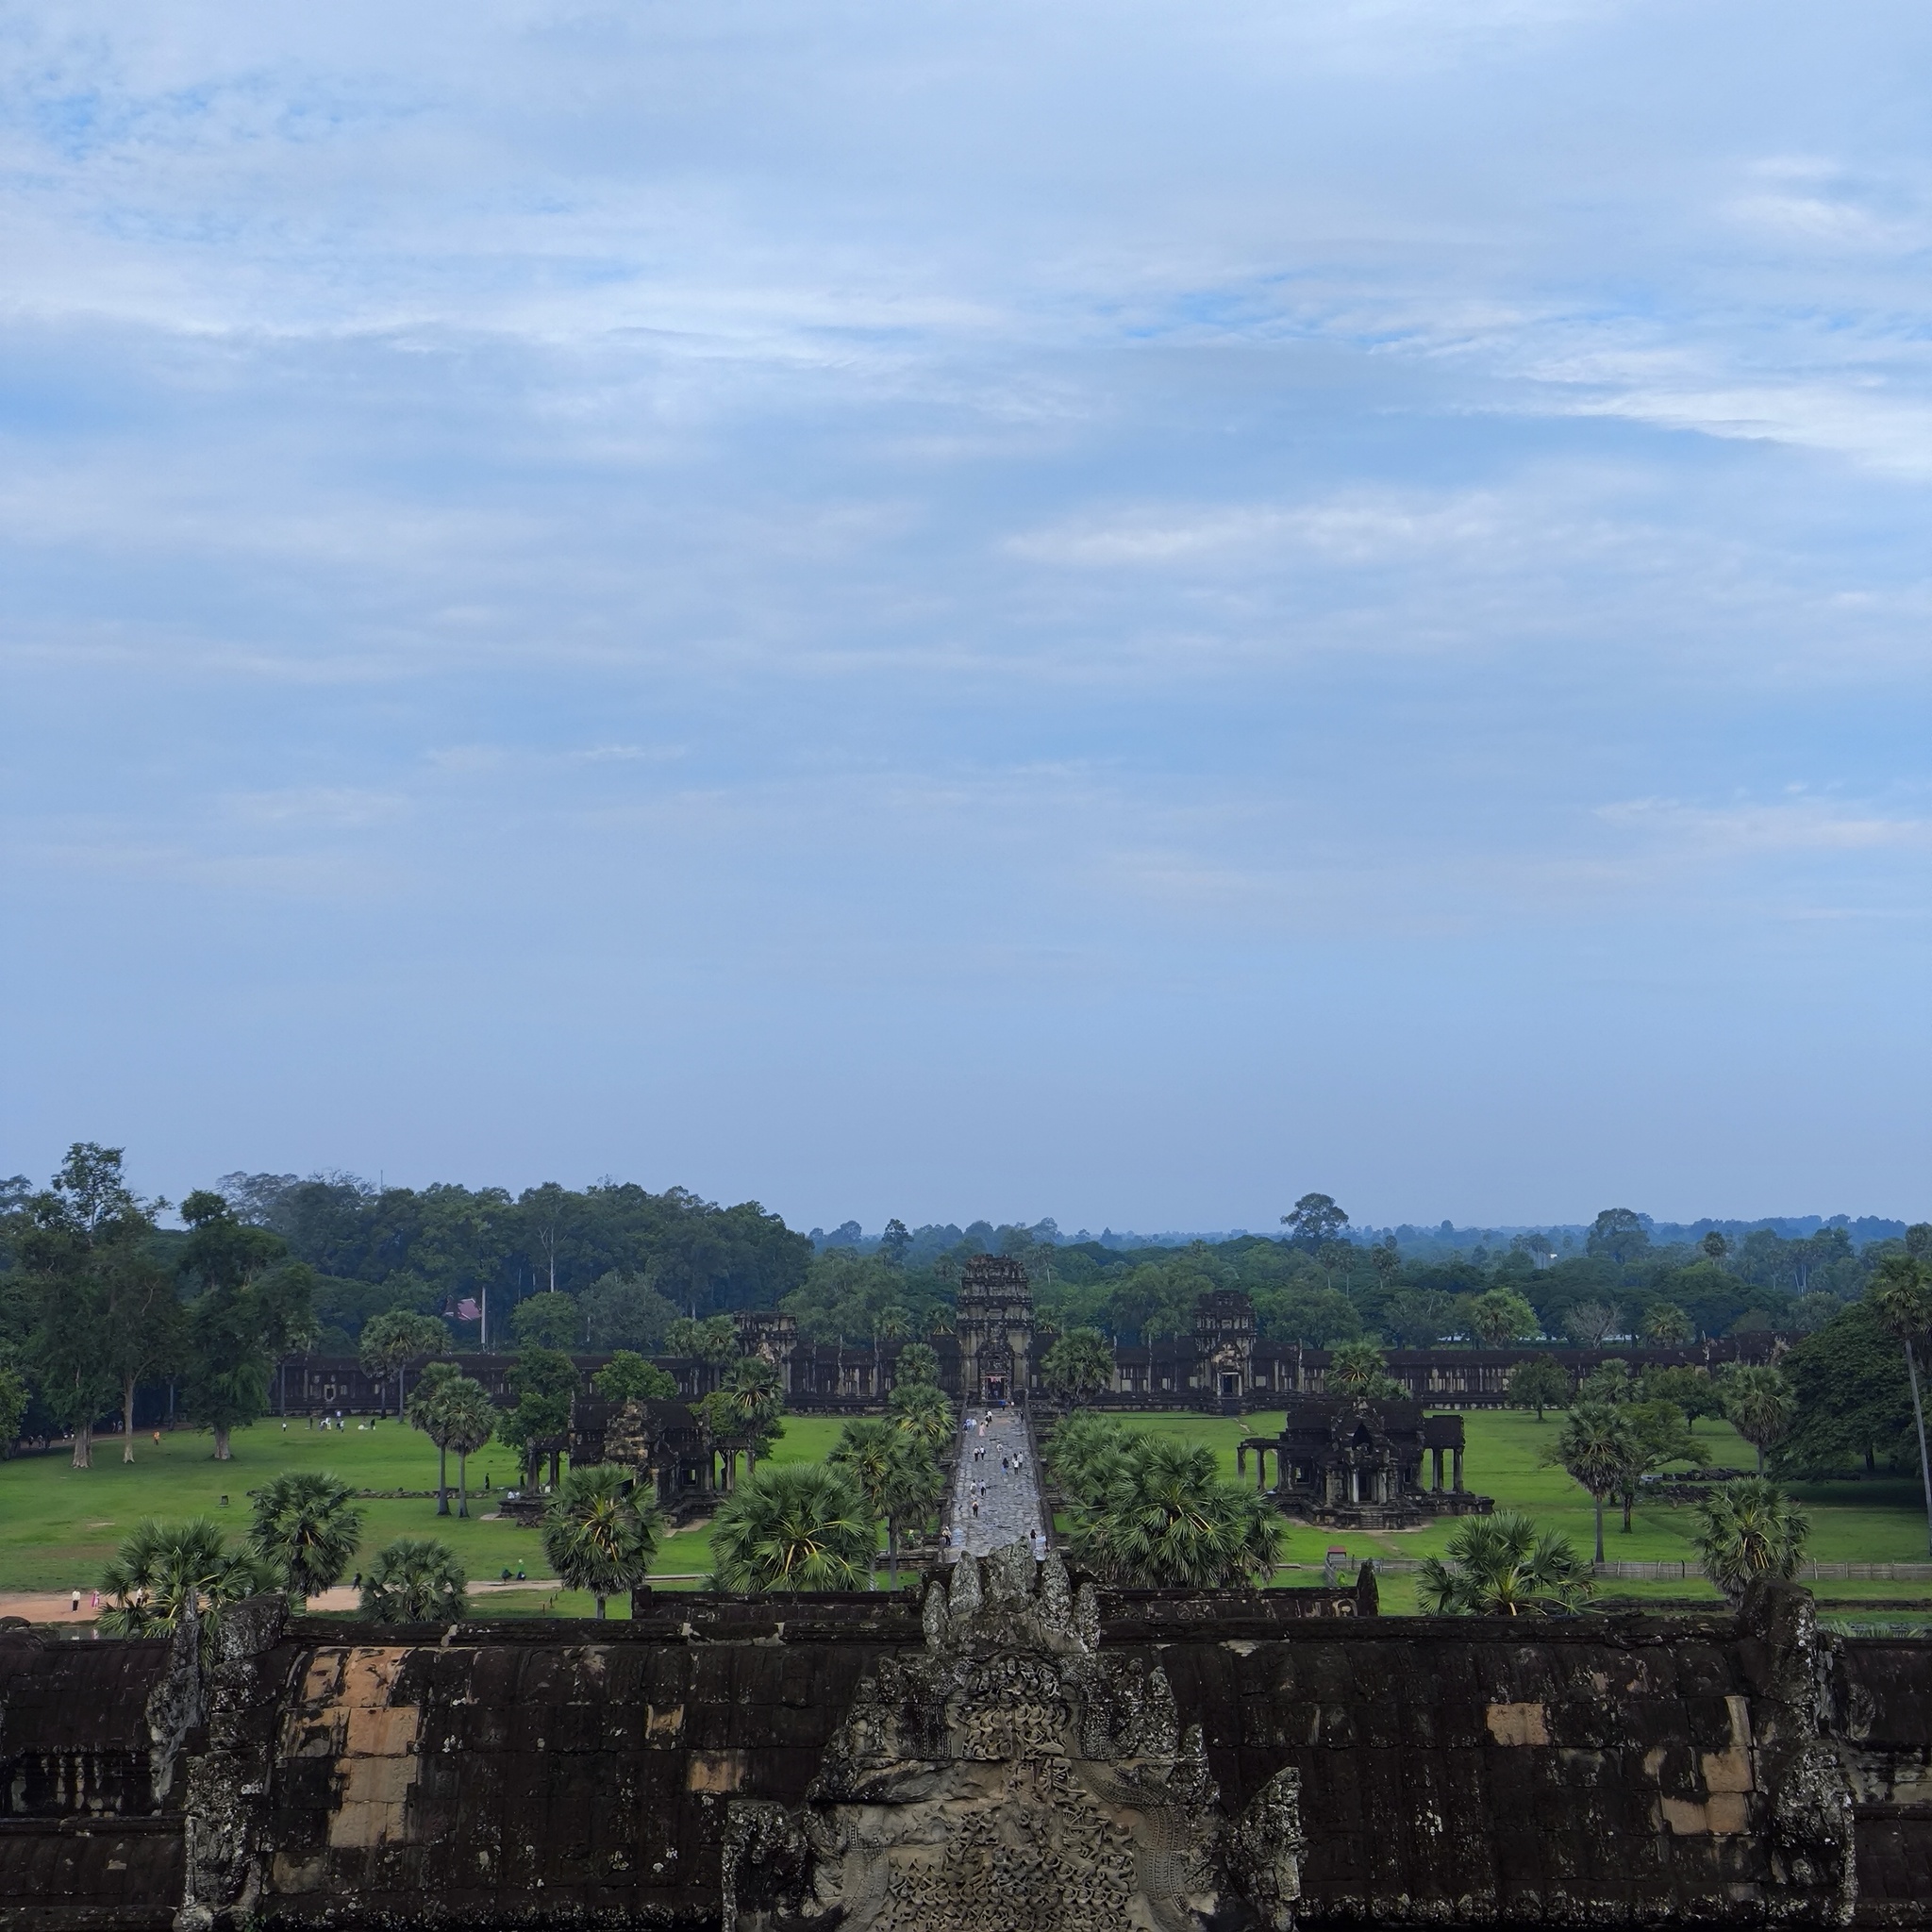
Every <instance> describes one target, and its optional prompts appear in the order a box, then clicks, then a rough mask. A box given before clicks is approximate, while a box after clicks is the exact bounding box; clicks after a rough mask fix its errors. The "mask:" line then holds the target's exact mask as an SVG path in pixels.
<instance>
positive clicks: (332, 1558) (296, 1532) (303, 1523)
mask: <svg viewBox="0 0 1932 1932" xmlns="http://www.w3.org/2000/svg"><path fill="white" fill-rule="evenodd" d="M253 1501H254V1505H255V1524H254V1528H253V1529H252V1530H251V1532H250V1534H249V1539H248V1541H249V1543H250V1545H251V1546H252V1547H253V1548H254V1550H255V1551H256V1553H257V1555H258V1556H260V1557H264V1558H265V1559H266V1560H267V1561H268V1562H270V1563H271V1564H273V1565H274V1566H275V1569H276V1570H278V1571H279V1572H280V1573H281V1574H282V1576H283V1578H284V1579H285V1580H286V1583H287V1587H288V1591H289V1600H290V1602H291V1603H292V1604H294V1605H295V1606H296V1607H297V1608H300V1607H302V1606H303V1605H304V1604H306V1603H307V1602H308V1599H309V1598H310V1597H312V1596H320V1595H321V1594H322V1592H323V1591H325V1590H332V1589H334V1588H335V1586H336V1585H337V1584H338V1583H340V1582H341V1580H342V1573H343V1572H344V1571H345V1570H347V1569H348V1567H349V1564H350V1562H351V1561H352V1560H353V1559H354V1557H355V1555H356V1546H357V1545H358V1543H359V1542H360V1541H362V1511H361V1510H359V1509H358V1508H357V1507H356V1504H355V1491H353V1490H351V1489H350V1487H349V1486H348V1484H347V1483H345V1482H344V1481H343V1480H342V1479H341V1476H339V1475H331V1474H329V1473H328V1472H327V1471H326V1470H322V1469H302V1470H295V1469H290V1470H284V1471H283V1472H282V1474H280V1475H278V1476H275V1478H273V1479H272V1480H271V1481H269V1482H267V1483H265V1484H263V1486H262V1487H261V1488H260V1489H258V1490H257V1491H255V1492H254V1497H253Z"/></svg>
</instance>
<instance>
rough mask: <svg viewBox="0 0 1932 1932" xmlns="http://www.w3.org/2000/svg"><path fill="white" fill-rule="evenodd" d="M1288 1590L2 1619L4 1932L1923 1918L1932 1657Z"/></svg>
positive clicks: (995, 1578) (1059, 1588) (1721, 1620)
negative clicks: (584, 1612)
mask: <svg viewBox="0 0 1932 1932" xmlns="http://www.w3.org/2000/svg"><path fill="white" fill-rule="evenodd" d="M1300 1594H1301V1593H1298V1592H1269V1593H1267V1594H1266V1595H1265V1596H1261V1597H1256V1596H1251V1595H1241V1594H1236V1593H1229V1594H1226V1595H1219V1594H1213V1593H1207V1594H1201V1595H1195V1596H1181V1595H1168V1594H1164V1593H1161V1594H1157V1593H1140V1592H1130V1591H1105V1590H1099V1589H1096V1588H1095V1587H1094V1586H1092V1585H1091V1584H1082V1583H1080V1582H1079V1580H1078V1579H1077V1578H1074V1577H1070V1576H1069V1575H1068V1574H1067V1573H1066V1571H1065V1570H1064V1569H1063V1568H1062V1567H1061V1565H1060V1564H1059V1563H1058V1560H1055V1559H1050V1560H1049V1561H1048V1562H1047V1563H1045V1564H1043V1565H1035V1564H1034V1563H1033V1561H1032V1559H1031V1558H1030V1557H1027V1556H1026V1555H1025V1554H1024V1551H1013V1552H1003V1553H1001V1554H1000V1555H999V1556H998V1557H993V1558H991V1559H989V1560H988V1561H987V1562H986V1563H985V1564H981V1565H975V1564H974V1563H973V1562H971V1561H970V1560H969V1561H967V1562H965V1563H962V1564H961V1565H960V1566H959V1568H958V1572H957V1574H955V1576H954V1577H953V1579H952V1582H951V1585H950V1588H948V1587H947V1586H944V1585H941V1584H937V1583H935V1584H932V1585H929V1586H928V1587H927V1590H926V1593H925V1594H924V1597H923V1598H922V1597H919V1596H916V1595H914V1594H912V1593H909V1592H908V1593H906V1594H902V1595H900V1596H898V1597H887V1596H883V1595H877V1596H871V1597H848V1598H801V1599H796V1600H791V1601H768V1602H762V1603H744V1602H734V1601H732V1600H728V1599H718V1598H708V1597H702V1596H699V1597H690V1598H657V1599H648V1598H647V1599H645V1600H644V1601H642V1602H641V1604H640V1605H639V1610H640V1615H639V1617H638V1618H637V1620H636V1621H635V1622H633V1623H630V1624H612V1625H609V1626H607V1627H606V1628H604V1629H599V1630H593V1629H592V1628H591V1627H590V1626H587V1625H586V1624H581V1623H569V1624H564V1623H545V1624H522V1625H503V1624H496V1625H491V1624H459V1625H457V1626H454V1627H453V1628H450V1629H447V1630H444V1629H426V1628H388V1629H379V1628H375V1627H372V1626H357V1625H351V1624H336V1623H330V1622H325V1621H322V1620H308V1619H297V1620H293V1621H291V1620H289V1619H287V1618H286V1617H285V1616H284V1614H283V1613H282V1611H281V1609H280V1607H279V1606H278V1605H276V1604H274V1603H272V1602H266V1601H264V1602H260V1603H258V1604H253V1605H249V1606H245V1607H243V1608H242V1611H240V1612H238V1613H235V1614H233V1615H231V1616H230V1617H229V1618H228V1619H227V1620H226V1622H225V1624H224V1626H223V1628H222V1630H221V1631H220V1633H219V1637H218V1638H217V1639H216V1640H215V1641H213V1642H211V1643H210V1644H208V1645H207V1646H203V1645H202V1643H201V1642H200V1639H199V1634H198V1633H184V1634H183V1636H182V1638H181V1639H179V1640H177V1641H176V1642H175V1644H174V1645H172V1646H171V1645H168V1644H162V1643H115V1642H108V1641H100V1642H89V1643H75V1642H70V1641H44V1640H42V1639H40V1638H37V1637H35V1636H32V1635H31V1634H24V1633H18V1632H15V1633H10V1634H8V1633H0V1779H4V1783H0V1791H4V1798H5V1802H4V1807H0V1924H4V1925H6V1926H8V1927H19V1928H22V1932H88V1928H93V1927H101V1928H114V1932H120V1928H126V1932H137V1928H149V1927H152V1928H157V1932H158V1928H162V1927H168V1926H175V1927H179V1928H180V1932H197V1928H200V1927H208V1926H213V1925H217V1924H219V1925H222V1926H232V1927H235V1928H236V1932H241V1928H242V1927H243V1926H261V1927H269V1926H274V1925H289V1926H304V1927H322V1926H331V1927H340V1928H343V1932H353V1928H358V1927H378V1926H379V1927H395V1928H403V1927H417V1926H421V1927H429V1926H448V1927H452V1928H454V1927H464V1928H471V1932H484V1928H492V1927H497V1926H504V1927H508V1926H531V1927H534V1926H546V1925H558V1926H567V1925H608V1926H617V1925H626V1926H634V1925H653V1926H662V1927H667V1928H668V1927H675V1926H690V1927H694V1928H695V1927H714V1926H720V1925H726V1926H729V1927H730V1932H781V1928H785V1927H791V1926H797V1927H804V1926H807V1925H815V1926H819V1927H823V1928H825V1932H830V1928H831V1927H833V1926H835V1925H836V1926H839V1927H841V1928H850V1932H857V1928H860V1927H874V1928H877V1932H886V1928H889V1927H904V1928H912V1927H915V1926H916V1927H919V1928H921V1932H928V1928H929V1932H948V1928H952V1932H1004V1928H1009V1927H1010V1928H1018V1927H1036V1926H1038V1927H1064V1928H1067V1932H1086V1928H1089V1927H1093V1928H1105V1932H1124V1928H1129V1927H1140V1928H1142V1932H1154V1928H1161V1932H1180V1928H1183V1927H1187V1926H1204V1927H1206V1926H1213V1927H1217V1928H1230V1932H1231V1928H1235V1927H1242V1926H1263V1925H1266V1926H1274V1927H1286V1926H1288V1925H1291V1924H1306V1925H1310V1926H1320V1925H1325V1924H1337V1925H1340V1924H1363V1923H1378V1924H1382V1923H1386V1924H1400V1923H1427V1924H1454V1925H1466V1926H1491V1925H1503V1924H1512V1925H1557V1924H1564V1925H1568V1924H1578V1923H1582V1922H1586V1921H1596V1922H1602V1923H1607V1924H1620V1925H1653V1924H1655V1925H1662V1924H1683V1923H1703V1924H1807V1925H1808V1924H1834V1923H1836V1924H1844V1923H1852V1922H1856V1923H1859V1924H1874V1925H1884V1924H1899V1925H1906V1924H1911V1925H1916V1924H1926V1923H1928V1922H1932V1646H1927V1645H1924V1644H1920V1643H1910V1642H1890V1641H1865V1640H1849V1641H1839V1640H1833V1639H1824V1638H1821V1637H1820V1636H1819V1634H1818V1632H1817V1629H1816V1626H1815V1621H1814V1618H1813V1614H1812V1607H1811V1603H1810V1599H1809V1597H1808V1596H1807V1594H1806V1593H1805V1592H1803V1591H1798V1590H1795V1589H1791V1588H1790V1587H1785V1586H1770V1587H1763V1588H1761V1589H1760V1591H1758V1593H1757V1594H1756V1595H1755V1596H1754V1597H1753V1598H1752V1599H1751V1600H1750V1602H1749V1603H1748V1604H1747V1606H1746V1607H1745V1609H1744V1611H1743V1612H1742V1614H1740V1616H1738V1617H1736V1618H1733V1617H1730V1616H1713V1617H1710V1618H1698V1619H1672V1620H1662V1619H1646V1618H1628V1619H1625V1618H1596V1617H1589V1618H1578V1619H1575V1620H1573V1621H1569V1622H1564V1623H1541V1624H1518V1623H1509V1622H1475V1621H1457V1620H1437V1619H1414V1618H1401V1619H1396V1618H1380V1617H1376V1616H1374V1615H1373V1614H1372V1612H1373V1599H1372V1597H1371V1596H1362V1597H1357V1596H1353V1595H1351V1593H1349V1592H1345V1591H1336V1592H1308V1593H1307V1597H1308V1601H1307V1602H1306V1603H1297V1602H1295V1601H1294V1599H1295V1598H1296V1597H1297V1596H1298V1595H1300ZM204 1649H205V1650H206V1655H205V1657H204V1655H203V1653H204Z"/></svg>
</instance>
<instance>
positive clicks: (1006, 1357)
mask: <svg viewBox="0 0 1932 1932" xmlns="http://www.w3.org/2000/svg"><path fill="white" fill-rule="evenodd" d="M953 1327H954V1333H955V1334H956V1335H957V1336H958V1340H959V1392H960V1394H961V1395H963V1396H964V1397H965V1398H966V1400H967V1401H968V1402H979V1403H1000V1402H1013V1403H1024V1401H1025V1400H1026V1391H1028V1390H1029V1389H1030V1388H1031V1387H1032V1386H1033V1284H1032V1283H1031V1282H1030V1281H1028V1280H1027V1278H1026V1271H1025V1269H1024V1268H1023V1267H1021V1265H1020V1264H1019V1262H1018V1261H1016V1260H1014V1259H1012V1258H1011V1257H1009V1256H1007V1255H974V1257H973V1258H972V1259H971V1260H970V1261H968V1262H967V1263H966V1273H965V1275H964V1277H963V1278H962V1279H961V1281H960V1283H959V1307H958V1315H957V1316H956V1318H955V1320H954V1324H953Z"/></svg>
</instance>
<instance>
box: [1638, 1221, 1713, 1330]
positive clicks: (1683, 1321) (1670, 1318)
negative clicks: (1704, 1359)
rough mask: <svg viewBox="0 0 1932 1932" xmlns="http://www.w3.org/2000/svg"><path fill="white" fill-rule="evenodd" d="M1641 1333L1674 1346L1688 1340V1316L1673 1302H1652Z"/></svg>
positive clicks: (1689, 1328) (1689, 1321)
mask: <svg viewBox="0 0 1932 1932" xmlns="http://www.w3.org/2000/svg"><path fill="white" fill-rule="evenodd" d="M1720 1239H1722V1237H1720ZM1643 1333H1644V1335H1645V1337H1646V1338H1647V1339H1648V1340H1649V1341H1660V1342H1662V1343H1664V1344H1665V1345H1666V1346H1667V1347H1674V1346H1675V1345H1676V1344H1677V1343H1678V1342H1682V1341H1690V1340H1691V1317H1690V1316H1689V1315H1687V1314H1686V1313H1685V1312H1684V1311H1683V1309H1682V1308H1680V1307H1678V1306H1677V1305H1676V1303H1675V1302H1653V1303H1652V1304H1651V1305H1650V1309H1649V1312H1648V1313H1647V1314H1646V1315H1645V1316H1644V1318H1643Z"/></svg>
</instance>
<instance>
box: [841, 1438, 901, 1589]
mask: <svg viewBox="0 0 1932 1932" xmlns="http://www.w3.org/2000/svg"><path fill="white" fill-rule="evenodd" d="M907 1443H908V1437H907V1435H906V1434H905V1432H904V1431H903V1430H901V1429H898V1428H895V1427H894V1426H893V1425H892V1424H891V1423H889V1422H874V1421H871V1420H867V1421H864V1422H852V1423H847V1424H845V1426H844V1427H843V1428H842V1429H841V1431H840V1432H839V1440H838V1441H837V1443H836V1444H834V1446H833V1449H832V1453H831V1455H830V1456H829V1457H827V1458H826V1459H827V1460H828V1461H829V1462H830V1464H831V1466H832V1467H833V1468H834V1469H836V1470H838V1471H840V1472H841V1474H843V1475H844V1476H845V1477H846V1478H847V1480H848V1481H850V1483H851V1484H852V1487H853V1488H854V1489H855V1490H857V1491H858V1493H859V1494H860V1495H861V1496H862V1497H863V1498H864V1499H865V1507H866V1510H867V1512H868V1513H869V1514H870V1515H871V1517H872V1519H873V1521H874V1523H883V1522H885V1521H886V1515H887V1511H886V1492H887V1491H888V1490H889V1488H890V1487H891V1481H892V1475H893V1472H894V1470H895V1469H896V1467H897V1466H898V1463H899V1460H900V1458H901V1457H903V1456H904V1455H905V1453H906V1448H907ZM886 1547H887V1554H888V1557H889V1558H890V1559H891V1564H892V1567H893V1573H894V1576H895V1577H896V1574H897V1569H898V1550H897V1547H896V1545H895V1544H894V1542H893V1541H892V1537H891V1531H890V1530H889V1531H888V1533H887V1539H886ZM894 1587H895V1588H896V1587H897V1586H896V1583H895V1585H894Z"/></svg>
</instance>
